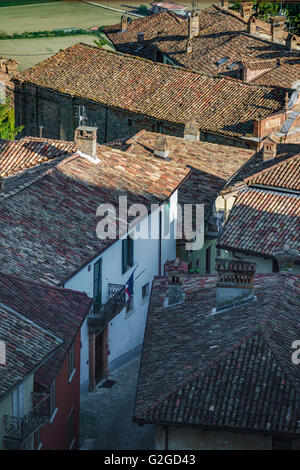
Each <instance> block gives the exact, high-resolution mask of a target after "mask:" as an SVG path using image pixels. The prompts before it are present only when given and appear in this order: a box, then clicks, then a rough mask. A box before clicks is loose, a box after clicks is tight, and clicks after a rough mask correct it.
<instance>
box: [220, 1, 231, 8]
mask: <svg viewBox="0 0 300 470" xmlns="http://www.w3.org/2000/svg"><path fill="white" fill-rule="evenodd" d="M228 2H229V0H222V1H221V7H222V8H228V6H229V5H228Z"/></svg>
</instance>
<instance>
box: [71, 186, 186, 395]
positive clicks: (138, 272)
mask: <svg viewBox="0 0 300 470" xmlns="http://www.w3.org/2000/svg"><path fill="white" fill-rule="evenodd" d="M176 205H177V191H176V192H175V193H174V194H173V195H172V196H171V198H170V221H171V220H173V219H174V220H175V226H174V233H176V219H177V211H176ZM151 217H152V222H151V227H152V233H154V234H155V238H154V239H149V240H145V239H137V240H135V241H134V266H133V267H132V268H130V269H129V270H128V271H127V272H126V273H125V274H122V241H121V240H117V241H116V242H115V243H113V244H112V245H111V246H110V247H109V248H107V249H106V250H105V251H104V252H103V253H102V254H101V255H100V256H98V257H96V258H94V260H93V261H92V262H91V263H90V264H89V265H88V266H85V267H84V268H83V269H82V270H81V271H79V272H78V273H77V274H75V275H74V276H73V277H72V278H71V279H70V280H69V281H68V282H66V284H65V287H66V288H68V289H73V290H78V291H81V292H85V293H86V294H87V295H88V296H89V297H93V275H94V267H93V265H94V263H95V262H96V261H98V260H99V259H100V258H102V294H103V303H105V302H106V300H107V295H108V293H107V286H108V283H114V284H123V285H125V284H126V282H127V281H128V279H129V277H130V275H131V273H132V271H133V270H135V272H134V286H133V289H134V299H133V302H134V308H133V310H132V311H131V312H129V313H128V314H126V309H123V310H122V312H120V313H119V315H117V316H116V317H115V318H114V319H113V320H112V321H111V322H110V324H109V329H108V331H109V338H108V343H109V344H108V345H109V351H110V354H109V363H112V361H114V360H116V359H117V358H119V357H120V356H122V355H123V354H126V353H128V352H129V351H130V350H132V349H134V348H135V347H137V346H139V345H140V344H141V343H142V341H143V336H144V329H145V322H146V317H147V311H148V300H149V295H148V297H147V298H146V299H144V300H143V299H142V287H143V286H144V285H145V284H147V283H149V294H150V292H151V285H152V280H153V277H154V276H155V275H158V274H159V210H156V211H155V212H154V213H153V214H152V216H151ZM148 219H149V217H148ZM162 219H163V215H162ZM146 223H147V222H146V220H144V221H142V222H141V223H140V230H141V232H142V231H143V229H144V228H145V224H146ZM134 232H135V233H137V230H134ZM124 238H125V237H124ZM161 245H162V257H161V274H163V273H164V271H163V267H164V263H165V261H166V260H170V259H174V258H175V257H176V240H175V239H168V240H162V243H161ZM81 342H82V348H81V371H80V374H81V377H80V383H81V386H82V389H86V386H87V383H88V380H89V344H88V326H87V320H85V322H84V324H83V326H82V328H81Z"/></svg>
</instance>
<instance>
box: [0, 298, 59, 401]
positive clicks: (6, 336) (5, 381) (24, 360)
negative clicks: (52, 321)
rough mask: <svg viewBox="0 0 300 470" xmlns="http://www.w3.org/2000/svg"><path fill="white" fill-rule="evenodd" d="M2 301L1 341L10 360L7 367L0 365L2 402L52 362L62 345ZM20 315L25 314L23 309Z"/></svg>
mask: <svg viewBox="0 0 300 470" xmlns="http://www.w3.org/2000/svg"><path fill="white" fill-rule="evenodd" d="M0 301H1V304H0V340H1V342H3V343H4V344H5V356H6V362H5V364H2V363H0V399H1V398H2V397H3V396H4V395H5V394H7V393H9V392H10V391H11V390H12V389H13V388H14V387H15V386H16V385H18V383H20V382H21V381H23V380H24V379H25V378H26V377H27V376H28V375H30V374H32V373H33V372H34V371H35V370H36V369H37V368H38V367H39V366H41V364H42V363H43V362H44V361H46V360H48V362H49V360H51V358H50V356H51V355H52V354H53V353H55V351H56V350H57V348H59V347H60V346H61V345H62V341H61V340H60V339H59V338H57V337H55V336H54V335H53V334H51V333H50V332H49V331H46V330H45V329H43V328H41V327H40V326H39V325H38V324H37V323H34V322H32V321H29V320H28V319H27V318H26V317H24V316H23V315H22V314H19V313H18V312H16V311H14V310H11V309H9V308H7V307H6V306H5V305H3V304H2V299H1V298H0ZM20 311H21V312H22V311H23V308H22V306H21V309H20ZM3 343H2V344H3ZM2 344H1V346H0V347H1V349H2ZM49 358H50V359H49Z"/></svg>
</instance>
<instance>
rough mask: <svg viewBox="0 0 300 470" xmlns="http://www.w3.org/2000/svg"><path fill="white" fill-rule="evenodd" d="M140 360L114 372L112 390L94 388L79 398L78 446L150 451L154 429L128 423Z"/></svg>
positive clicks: (131, 412) (131, 411) (131, 413)
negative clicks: (94, 389)
mask: <svg viewBox="0 0 300 470" xmlns="http://www.w3.org/2000/svg"><path fill="white" fill-rule="evenodd" d="M139 361H140V358H138V359H134V360H133V361H131V362H130V363H128V364H126V365H125V366H123V367H121V368H120V369H118V370H117V371H114V373H113V375H112V376H110V377H109V379H111V380H116V383H115V384H114V385H113V387H112V388H104V387H98V388H97V390H96V391H95V392H86V393H84V394H83V395H82V396H81V402H80V406H81V412H80V447H81V448H85V449H107V450H113V449H118V450H126V449H150V450H151V449H154V427H152V426H150V425H149V426H138V425H137V424H135V423H133V422H132V415H133V407H134V400H135V390H136V382H137V376H138V368H139Z"/></svg>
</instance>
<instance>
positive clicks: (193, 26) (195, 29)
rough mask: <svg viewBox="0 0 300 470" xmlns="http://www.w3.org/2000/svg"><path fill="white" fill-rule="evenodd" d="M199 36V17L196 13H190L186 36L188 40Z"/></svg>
mask: <svg viewBox="0 0 300 470" xmlns="http://www.w3.org/2000/svg"><path fill="white" fill-rule="evenodd" d="M198 34H199V15H198V13H197V12H196V11H192V13H191V14H190V16H189V18H188V36H189V39H192V38H194V37H195V36H198Z"/></svg>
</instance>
